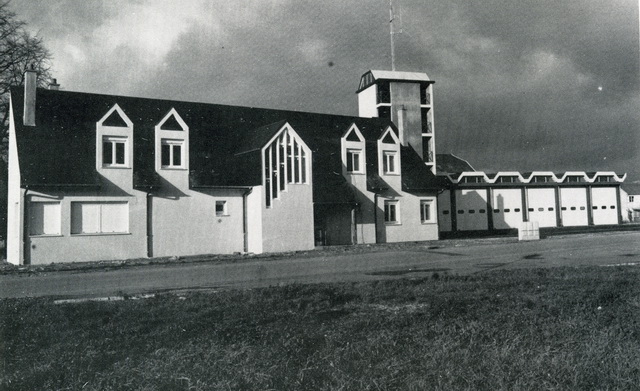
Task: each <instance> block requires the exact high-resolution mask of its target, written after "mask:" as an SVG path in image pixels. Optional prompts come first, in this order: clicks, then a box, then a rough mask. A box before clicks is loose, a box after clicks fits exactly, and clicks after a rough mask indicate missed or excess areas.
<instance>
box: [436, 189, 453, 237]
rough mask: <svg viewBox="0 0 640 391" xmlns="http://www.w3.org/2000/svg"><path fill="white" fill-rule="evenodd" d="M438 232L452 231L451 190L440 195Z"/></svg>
mask: <svg viewBox="0 0 640 391" xmlns="http://www.w3.org/2000/svg"><path fill="white" fill-rule="evenodd" d="M438 230H439V231H440V232H449V231H451V196H450V192H449V190H445V191H443V192H442V193H440V194H438Z"/></svg>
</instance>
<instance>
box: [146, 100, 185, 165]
mask: <svg viewBox="0 0 640 391" xmlns="http://www.w3.org/2000/svg"><path fill="white" fill-rule="evenodd" d="M171 116H173V117H174V118H175V119H176V121H177V122H178V124H179V125H180V127H181V128H182V130H166V129H162V125H164V123H165V122H167V120H169V118H170V117H171ZM154 129H155V151H156V153H155V168H156V171H157V172H160V171H161V170H182V171H188V170H189V126H188V125H187V123H186V122H185V121H184V120H183V119H182V117H181V116H180V114H178V112H177V111H176V109H175V108H171V110H169V112H168V113H167V114H165V115H164V116H163V117H162V119H161V120H160V121H159V122H158V123H157V124H156V126H155V128H154ZM163 140H165V141H172V142H176V143H177V142H179V141H180V142H182V147H181V155H182V160H181V162H180V163H181V164H180V166H173V165H172V164H170V165H163V164H162V145H163ZM172 149H173V148H172Z"/></svg>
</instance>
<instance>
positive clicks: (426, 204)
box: [420, 200, 449, 223]
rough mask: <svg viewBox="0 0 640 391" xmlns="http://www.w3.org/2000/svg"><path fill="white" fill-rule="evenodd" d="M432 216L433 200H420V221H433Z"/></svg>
mask: <svg viewBox="0 0 640 391" xmlns="http://www.w3.org/2000/svg"><path fill="white" fill-rule="evenodd" d="M446 212H447V214H448V213H449V211H446ZM443 214H444V213H443ZM433 217H434V216H433V202H432V201H430V200H422V201H420V221H422V222H423V223H433V222H434V221H433Z"/></svg>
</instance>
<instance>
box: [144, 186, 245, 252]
mask: <svg viewBox="0 0 640 391" xmlns="http://www.w3.org/2000/svg"><path fill="white" fill-rule="evenodd" d="M181 192H182V193H183V194H184V195H183V196H179V197H176V198H171V197H169V195H168V194H166V193H161V194H158V195H157V196H154V197H153V200H152V203H153V204H152V210H153V211H152V217H151V221H152V227H153V228H152V232H153V254H152V255H153V256H154V257H165V256H174V255H178V256H179V255H196V254H231V253H234V252H243V251H244V233H243V201H242V194H243V192H244V190H202V191H193V190H187V189H182V190H181ZM163 195H164V196H166V197H163ZM216 201H226V203H227V215H226V216H216V210H215V207H216Z"/></svg>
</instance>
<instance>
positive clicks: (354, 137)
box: [340, 124, 366, 175]
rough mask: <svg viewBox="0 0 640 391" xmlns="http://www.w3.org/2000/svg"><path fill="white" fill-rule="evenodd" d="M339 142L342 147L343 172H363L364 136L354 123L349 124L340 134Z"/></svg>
mask: <svg viewBox="0 0 640 391" xmlns="http://www.w3.org/2000/svg"><path fill="white" fill-rule="evenodd" d="M340 144H341V147H342V164H343V174H346V175H349V174H364V172H365V164H366V153H365V150H364V147H365V143H364V137H363V136H362V133H360V130H359V129H358V127H357V126H356V125H355V124H354V125H351V127H350V128H349V130H347V132H346V133H345V134H344V136H342V139H341V141H340Z"/></svg>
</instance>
